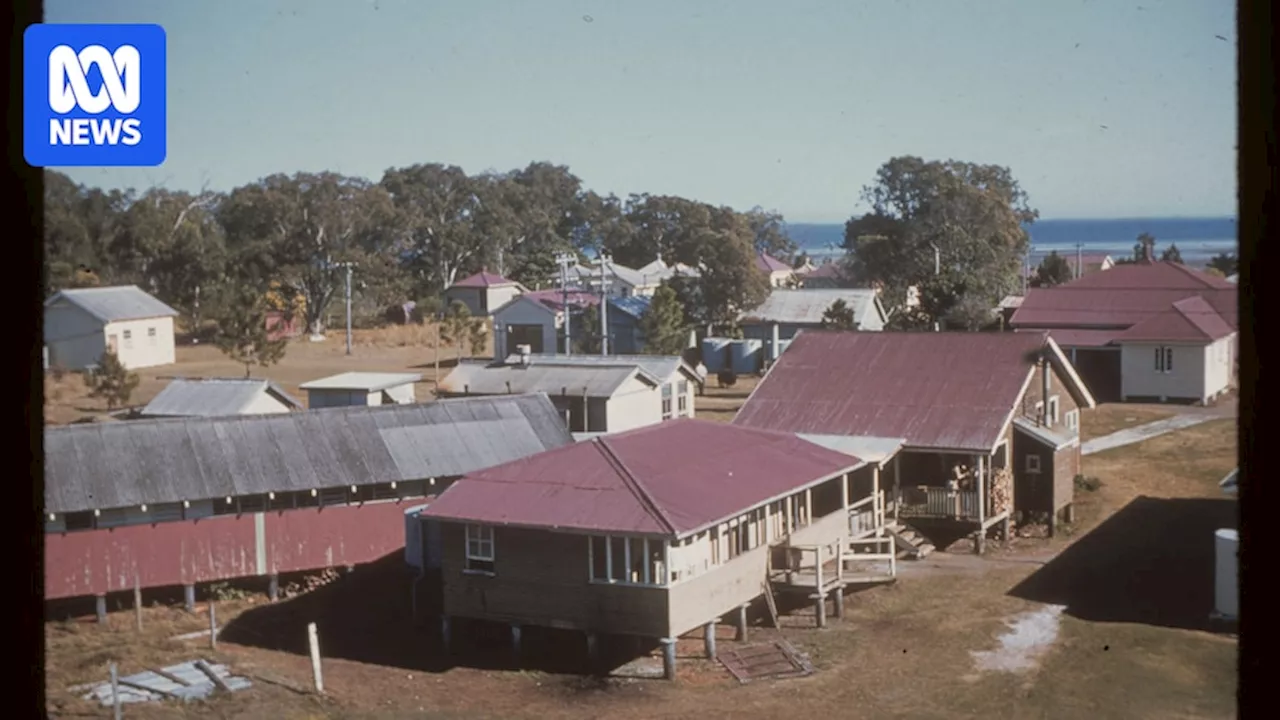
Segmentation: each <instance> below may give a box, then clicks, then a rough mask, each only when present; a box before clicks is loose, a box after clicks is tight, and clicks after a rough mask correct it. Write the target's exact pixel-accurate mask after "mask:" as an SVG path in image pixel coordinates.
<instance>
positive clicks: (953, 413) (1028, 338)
mask: <svg viewBox="0 0 1280 720" xmlns="http://www.w3.org/2000/svg"><path fill="white" fill-rule="evenodd" d="M1047 344H1049V342H1048V333H1046V332H1039V333H1032V332H1026V333H959V332H941V333H929V332H881V333H861V332H816V331H807V330H806V331H802V332H801V333H800V334H799V335H797V336H796V338H795V340H793V341H792V342H791V345H790V346H789V347H788V348H787V351H786V352H785V353H783V354H782V356H781V357H780V358H779V360H778V362H777V363H776V364H775V365H774V366H773V367H772V368H771V369H770V370H769V372H768V374H767V375H765V378H764V380H762V381H761V382H760V384H759V385H758V386H757V387H756V389H755V391H754V392H752V393H751V396H750V397H748V398H747V402H746V404H745V405H744V406H743V407H742V409H741V410H740V411H739V412H738V415H737V417H735V418H734V420H733V424H734V425H738V426H741V427H753V428H761V429H767V430H778V431H785V432H795V433H811V434H816V435H872V436H879V437H895V438H898V437H900V438H904V439H905V440H906V445H907V446H908V447H915V448H931V449H939V450H958V451H966V452H967V451H973V452H986V451H989V450H990V449H991V448H992V447H993V446H994V445H995V443H996V441H998V440H999V439H1000V436H1001V433H1002V432H1003V430H1004V428H1005V425H1006V423H1007V422H1008V421H1009V417H1010V415H1011V414H1012V413H1013V410H1014V407H1015V405H1016V403H1017V402H1018V400H1019V399H1020V397H1021V395H1022V391H1023V388H1024V387H1025V384H1026V381H1027V377H1028V374H1029V373H1030V372H1031V370H1032V369H1033V367H1034V362H1035V360H1036V356H1037V354H1038V353H1040V352H1041V351H1042V350H1043V349H1044V348H1045V347H1046V345H1047ZM1055 362H1056V361H1055ZM1064 374H1066V373H1065V370H1064ZM1080 391H1081V392H1084V393H1086V397H1087V391H1084V390H1083V389H1082V388H1081V389H1080Z"/></svg>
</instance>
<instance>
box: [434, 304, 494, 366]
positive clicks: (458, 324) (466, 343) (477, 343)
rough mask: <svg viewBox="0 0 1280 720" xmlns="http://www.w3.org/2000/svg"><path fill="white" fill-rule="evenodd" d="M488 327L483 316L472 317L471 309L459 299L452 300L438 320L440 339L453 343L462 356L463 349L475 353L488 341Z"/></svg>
mask: <svg viewBox="0 0 1280 720" xmlns="http://www.w3.org/2000/svg"><path fill="white" fill-rule="evenodd" d="M488 330H489V328H488V326H487V325H486V324H485V321H484V318H477V317H472V315H471V310H470V309H469V308H468V307H467V306H466V303H463V302H462V301H461V300H454V301H453V302H452V303H450V304H449V307H448V308H446V309H445V311H444V317H443V318H441V320H440V339H441V340H444V341H445V342H446V343H448V344H450V345H453V346H454V347H456V348H457V350H458V357H459V358H461V357H462V352H463V349H464V348H465V349H467V350H469V351H470V352H471V353H476V352H478V351H480V350H482V349H483V348H484V346H485V343H486V342H487V341H488V335H489V332H488Z"/></svg>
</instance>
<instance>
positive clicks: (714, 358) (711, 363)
mask: <svg viewBox="0 0 1280 720" xmlns="http://www.w3.org/2000/svg"><path fill="white" fill-rule="evenodd" d="M730 342H731V341H730V340H729V338H718V337H709V338H705V339H704V340H703V341H702V364H703V365H706V366H707V374H708V375H715V374H716V373H718V372H720V371H721V370H723V369H724V368H725V355H726V354H727V351H728V348H729V343H730Z"/></svg>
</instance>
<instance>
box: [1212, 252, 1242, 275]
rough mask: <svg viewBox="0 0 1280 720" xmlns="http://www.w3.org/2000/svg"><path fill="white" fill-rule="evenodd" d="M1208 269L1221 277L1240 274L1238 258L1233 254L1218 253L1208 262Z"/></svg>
mask: <svg viewBox="0 0 1280 720" xmlns="http://www.w3.org/2000/svg"><path fill="white" fill-rule="evenodd" d="M1209 267H1211V268H1213V269H1215V270H1217V271H1218V272H1220V273H1222V275H1223V277H1226V276H1229V275H1235V274H1236V273H1238V272H1240V258H1238V257H1236V255H1235V253H1218V254H1217V255H1214V256H1213V257H1212V258H1210V260H1209Z"/></svg>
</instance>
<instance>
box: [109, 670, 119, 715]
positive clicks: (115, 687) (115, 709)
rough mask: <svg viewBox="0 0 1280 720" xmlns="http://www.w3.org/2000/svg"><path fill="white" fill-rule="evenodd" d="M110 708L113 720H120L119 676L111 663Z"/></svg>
mask: <svg viewBox="0 0 1280 720" xmlns="http://www.w3.org/2000/svg"><path fill="white" fill-rule="evenodd" d="M111 708H112V713H113V715H114V716H115V720H120V675H119V673H118V672H117V670H116V664H115V663H111Z"/></svg>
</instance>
